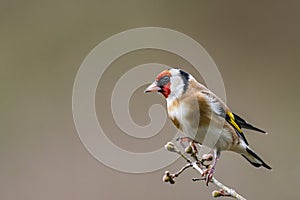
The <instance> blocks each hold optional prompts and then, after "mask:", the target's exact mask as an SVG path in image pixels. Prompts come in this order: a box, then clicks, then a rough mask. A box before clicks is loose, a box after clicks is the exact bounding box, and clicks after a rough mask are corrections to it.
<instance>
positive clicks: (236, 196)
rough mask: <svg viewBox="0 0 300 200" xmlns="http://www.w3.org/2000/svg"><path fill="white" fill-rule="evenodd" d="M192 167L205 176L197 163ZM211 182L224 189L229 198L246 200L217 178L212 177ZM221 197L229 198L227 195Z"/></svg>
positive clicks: (193, 163)
mask: <svg viewBox="0 0 300 200" xmlns="http://www.w3.org/2000/svg"><path fill="white" fill-rule="evenodd" d="M192 166H193V168H194V169H195V170H197V171H198V172H199V173H200V174H201V175H202V174H203V170H202V169H201V168H200V167H199V166H198V164H197V162H192ZM211 182H212V183H213V184H214V185H216V186H217V187H219V188H220V189H222V190H223V191H224V192H225V193H226V194H228V195H229V196H231V197H233V198H236V199H238V200H246V199H245V198H244V197H243V196H241V195H240V194H238V193H237V192H236V191H235V190H233V189H231V188H229V187H227V186H226V185H224V184H223V183H221V182H220V181H218V180H217V179H216V178H214V177H212V179H211ZM220 196H227V195H224V194H223V195H220Z"/></svg>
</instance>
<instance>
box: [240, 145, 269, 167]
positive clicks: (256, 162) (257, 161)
mask: <svg viewBox="0 0 300 200" xmlns="http://www.w3.org/2000/svg"><path fill="white" fill-rule="evenodd" d="M242 156H243V157H244V158H246V159H247V160H248V161H249V162H250V163H251V164H252V165H253V166H255V167H261V166H263V167H265V168H267V169H272V168H271V167H270V166H269V165H267V164H266V163H265V162H264V161H263V160H262V159H261V158H260V157H259V156H258V155H257V154H256V153H254V151H253V150H252V149H250V147H246V151H245V152H244V153H242Z"/></svg>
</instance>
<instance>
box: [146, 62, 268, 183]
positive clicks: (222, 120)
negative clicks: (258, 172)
mask: <svg viewBox="0 0 300 200" xmlns="http://www.w3.org/2000/svg"><path fill="white" fill-rule="evenodd" d="M147 92H158V93H161V94H162V95H163V96H164V97H165V98H166V101H167V111H168V115H169V117H170V119H171V120H172V122H173V123H174V125H175V126H176V127H177V128H178V129H180V130H181V131H182V132H184V133H185V134H187V135H188V136H190V137H191V138H192V139H193V140H194V141H195V142H197V143H200V144H203V141H204V138H205V136H206V134H215V136H216V137H212V138H217V139H216V140H217V141H215V142H214V143H213V141H211V142H212V143H211V145H213V146H210V147H211V148H212V149H213V155H214V161H213V163H212V167H211V168H210V170H209V171H208V172H207V173H208V174H207V177H208V178H207V180H206V181H207V184H208V181H209V180H208V179H211V178H212V176H213V173H214V170H215V165H216V163H217V160H218V159H219V157H220V153H221V151H234V152H236V153H239V154H241V155H242V156H243V157H244V158H246V159H247V160H248V161H249V162H250V163H251V164H252V165H253V166H255V167H261V166H263V167H265V168H267V169H271V167H270V166H269V165H267V164H266V163H265V162H264V161H263V160H262V159H261V158H260V157H259V156H258V155H257V154H256V153H255V152H254V151H253V150H252V149H251V148H250V147H249V144H248V141H247V139H246V137H245V135H244V133H243V131H242V129H250V130H254V131H258V132H261V133H266V132H265V131H263V130H261V129H259V128H256V127H255V126H253V125H251V124H249V123H248V122H247V121H245V120H244V119H242V118H241V117H239V116H238V115H237V114H235V113H233V112H231V111H230V109H229V108H228V106H227V105H226V104H225V103H224V102H223V101H222V100H221V99H220V98H219V97H218V96H216V95H215V94H214V93H213V92H211V91H210V90H209V89H208V88H206V87H205V86H204V85H202V84H200V83H199V82H197V81H196V79H195V78H194V77H193V76H192V75H191V74H189V73H187V72H185V71H183V70H181V69H177V68H171V69H168V70H164V71H162V72H161V73H160V74H158V76H157V77H156V79H155V81H154V82H153V83H152V84H151V85H149V87H147V89H146V90H145V93H147ZM220 124H221V125H220ZM217 134H219V135H217ZM209 142H210V141H208V143H209Z"/></svg>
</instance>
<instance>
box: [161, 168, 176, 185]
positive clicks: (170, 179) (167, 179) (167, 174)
mask: <svg viewBox="0 0 300 200" xmlns="http://www.w3.org/2000/svg"><path fill="white" fill-rule="evenodd" d="M163 181H164V182H166V183H167V182H170V183H171V184H174V183H175V181H174V179H173V176H172V175H171V174H170V172H169V171H165V174H164V176H163Z"/></svg>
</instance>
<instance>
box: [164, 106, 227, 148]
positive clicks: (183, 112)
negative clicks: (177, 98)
mask: <svg viewBox="0 0 300 200" xmlns="http://www.w3.org/2000/svg"><path fill="white" fill-rule="evenodd" d="M188 112H191V111H190V110H188V108H187V107H186V106H184V104H182V103H181V104H180V105H179V106H178V107H177V108H176V109H171V110H169V109H168V114H169V117H170V118H171V119H174V118H176V119H177V120H178V122H179V124H180V129H181V131H182V132H184V133H185V134H186V135H187V136H188V137H190V138H192V139H193V140H195V141H197V142H199V143H201V144H203V145H205V146H208V147H211V148H214V147H217V148H218V149H220V150H227V149H228V148H229V146H228V143H229V141H230V140H232V137H231V134H230V132H229V131H228V130H226V129H223V125H217V124H210V128H209V129H208V127H199V121H200V119H201V116H200V112H197V113H198V114H195V115H193V116H194V117H193V118H189V119H188V118H187V113H188ZM192 112H193V111H192Z"/></svg>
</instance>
